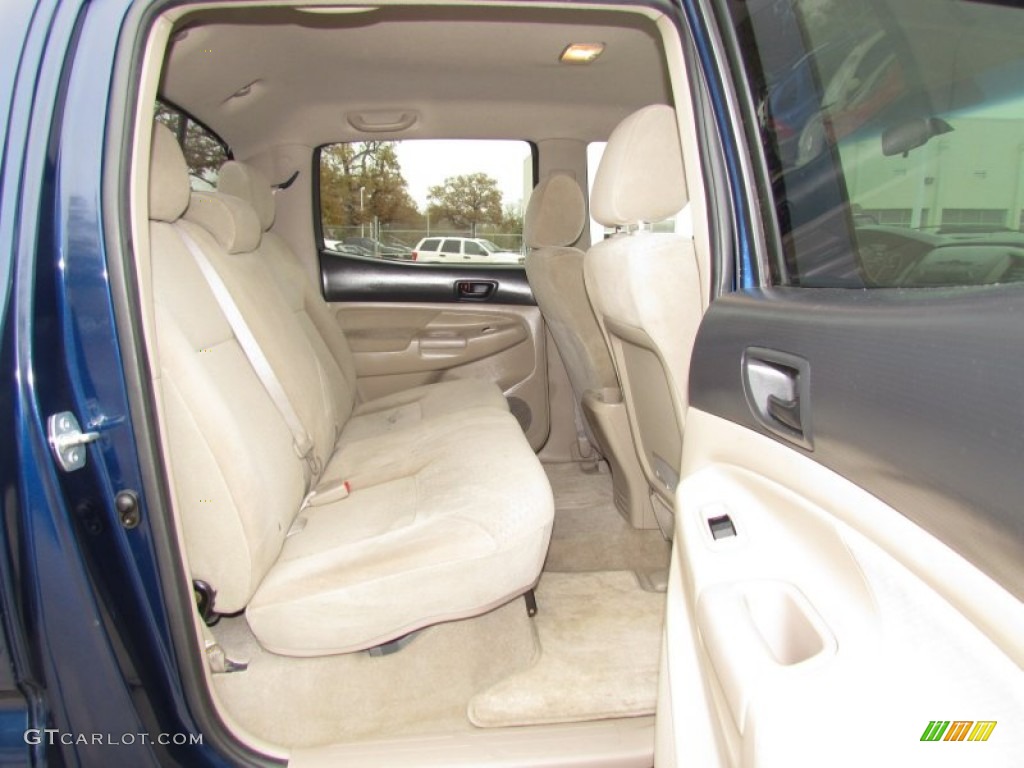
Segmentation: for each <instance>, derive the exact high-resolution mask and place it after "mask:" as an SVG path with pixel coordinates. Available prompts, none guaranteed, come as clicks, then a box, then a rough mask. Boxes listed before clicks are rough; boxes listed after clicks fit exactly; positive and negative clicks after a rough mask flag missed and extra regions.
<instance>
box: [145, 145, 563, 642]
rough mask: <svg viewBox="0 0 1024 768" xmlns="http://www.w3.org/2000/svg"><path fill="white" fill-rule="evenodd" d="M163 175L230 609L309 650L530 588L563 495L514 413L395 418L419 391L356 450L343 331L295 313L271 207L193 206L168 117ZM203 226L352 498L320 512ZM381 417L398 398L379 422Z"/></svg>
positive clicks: (171, 292)
mask: <svg viewBox="0 0 1024 768" xmlns="http://www.w3.org/2000/svg"><path fill="white" fill-rule="evenodd" d="M150 185H151V201H152V202H151V211H150V217H151V238H150V240H151V243H152V254H151V256H152V261H153V271H152V274H153V279H154V286H153V295H154V301H155V303H156V305H157V307H156V318H157V325H156V330H157V337H158V342H159V345H160V346H159V354H158V356H157V357H158V359H159V361H160V364H161V371H160V372H161V375H162V381H161V389H162V392H163V404H164V416H165V422H164V425H165V428H166V429H167V431H168V433H169V434H168V443H169V446H170V448H171V450H170V460H171V462H172V465H173V470H174V471H173V473H172V475H173V477H174V480H175V491H176V493H175V500H176V505H177V506H176V509H177V510H178V512H179V514H180V515H181V518H182V526H183V528H184V530H185V544H186V549H187V554H188V559H189V565H190V568H191V571H192V575H193V577H194V578H199V579H204V580H207V581H210V583H211V584H212V585H213V586H214V588H216V589H218V595H217V602H216V603H215V608H217V609H218V610H221V611H225V612H229V611H232V610H240V609H243V608H246V609H247V616H248V618H249V621H250V624H251V626H252V629H253V632H254V633H255V635H256V637H257V639H258V640H259V641H260V642H261V643H262V644H264V645H265V646H266V647H267V648H270V649H272V650H274V651H276V652H278V653H282V654H290V655H299V656H309V655H318V654H326V653H338V652H344V651H351V650H357V649H359V648H365V647H369V646H372V645H375V644H379V643H382V642H386V641H388V640H391V639H394V638H395V637H398V636H400V635H402V634H404V633H406V632H408V631H410V630H412V629H415V628H417V627H421V626H425V625H427V624H431V623H435V622H438V621H445V620H450V619H456V618H462V617H465V616H471V615H476V614H479V613H482V612H484V611H486V610H489V609H490V608H491V607H493V606H495V605H498V604H500V603H502V602H504V601H506V600H508V599H509V598H511V597H513V596H515V595H517V594H519V593H521V592H523V591H525V590H526V589H529V588H530V587H531V586H532V585H533V584H534V583H535V581H536V579H537V577H538V576H539V574H540V569H541V566H542V563H543V560H544V555H545V553H546V550H547V544H548V540H549V537H550V532H551V524H552V519H553V514H554V505H553V501H552V498H551V489H550V486H549V485H548V482H547V479H546V477H545V474H544V471H543V469H542V467H541V465H540V462H539V461H538V459H537V457H536V456H535V455H534V453H533V451H532V450H531V449H530V446H529V444H528V443H527V441H526V438H525V436H524V435H523V433H522V431H521V429H520V428H519V426H518V423H517V422H516V421H515V419H514V418H513V417H512V416H511V414H509V413H508V412H507V411H506V410H505V409H503V408H495V407H491V406H489V405H472V404H469V405H468V406H467V404H466V403H463V404H462V406H463V407H461V408H458V409H457V410H456V411H455V412H444V411H445V408H443V407H438V408H437V409H435V411H434V412H430V409H431V406H430V405H429V404H430V396H429V395H428V396H424V397H420V396H415V397H412V398H411V399H410V402H406V403H404V404H403V405H399V406H397V410H394V411H392V415H394V414H395V413H401V412H402V410H401V409H405V408H408V407H409V405H410V403H419V408H420V409H421V411H422V412H421V413H420V414H419V418H418V419H411V420H409V423H407V424H401V425H399V426H397V427H396V426H395V425H396V424H397V423H398V422H401V421H402V419H401V418H396V419H395V420H394V423H392V424H391V426H390V428H388V427H387V426H386V425H377V427H376V429H374V428H371V426H372V425H369V424H368V425H366V430H365V431H366V432H368V433H373V432H375V434H367V435H364V436H362V437H360V438H359V439H355V437H354V436H353V437H351V438H350V439H348V440H345V439H343V440H342V441H341V442H338V443H337V444H336V441H335V437H336V435H337V433H338V432H339V431H340V432H341V434H342V435H343V436H344V435H345V432H346V429H347V427H348V425H349V424H350V423H357V422H352V421H350V417H351V414H352V412H353V405H352V398H353V395H352V392H353V391H354V390H353V389H352V388H350V387H349V385H348V384H349V382H348V379H347V376H346V375H345V371H344V370H340V371H339V366H338V365H337V364H336V363H335V362H334V360H333V358H332V357H331V356H329V355H327V354H326V353H325V352H324V349H325V347H326V346H327V345H326V342H325V341H324V340H323V339H322V338H319V337H318V336H316V337H314V336H310V335H309V325H310V323H309V322H308V320H309V315H308V314H307V313H305V312H295V311H294V308H293V307H289V306H288V305H287V302H286V300H285V298H284V296H283V294H282V293H281V291H280V290H279V288H278V286H277V285H276V284H275V281H274V278H273V276H272V273H271V272H270V271H269V268H268V267H267V265H266V261H267V256H266V254H264V253H262V252H261V248H262V246H261V245H260V239H261V238H260V234H261V233H260V232H259V224H258V223H256V222H257V221H258V220H257V218H256V216H255V215H254V214H253V212H252V208H251V206H249V205H248V203H245V202H244V201H242V200H238V199H231V200H227V201H225V200H221V199H220V198H219V197H218V195H217V194H216V193H214V194H212V195H211V194H209V193H202V194H199V193H197V194H195V195H193V196H192V198H191V200H190V199H189V196H188V175H187V168H186V167H185V163H184V159H183V158H182V157H181V152H180V149H179V148H178V146H177V143H176V142H175V141H174V138H173V136H172V135H171V134H170V133H169V132H168V131H166V129H163V128H161V127H158V128H157V129H156V132H155V133H154V154H153V161H152V165H151V173H150ZM185 205H188V206H189V207H188V210H187V212H186V211H185ZM193 206H203V207H202V208H198V207H197V208H195V209H193ZM183 213H185V214H186V218H187V219H188V221H181V220H180V219H181V217H182V214H183ZM224 217H227V219H226V220H221V219H222V218H224ZM204 228H206V229H205V231H204ZM252 229H255V235H253V232H252V231H250V230H252ZM183 233H187V237H188V238H189V239H191V240H192V241H193V244H194V245H196V247H202V249H203V253H204V254H205V256H206V258H207V259H208V260H209V261H210V263H211V264H212V265H213V268H214V269H216V271H217V273H218V274H219V275H220V277H221V279H222V280H223V282H224V283H225V284H226V286H227V287H228V290H229V291H230V292H231V294H232V296H233V298H234V300H235V301H236V302H237V305H238V308H239V310H240V311H242V312H243V314H245V313H248V317H247V320H248V321H250V327H251V330H252V333H253V334H254V335H255V336H256V337H257V339H258V340H259V341H260V346H261V347H262V348H263V351H264V353H265V356H266V358H267V360H268V361H269V363H270V365H271V367H273V368H274V369H275V372H276V373H277V374H278V377H279V378H280V380H281V384H282V386H283V387H284V389H285V390H286V391H287V394H288V396H289V398H290V399H292V400H294V401H295V404H296V412H297V413H298V415H299V416H300V417H301V418H302V419H303V420H304V422H306V423H305V426H306V428H307V430H308V431H309V434H310V435H311V436H312V437H313V439H314V441H315V442H316V443H317V450H318V455H320V456H321V457H323V458H324V459H325V460H327V462H328V472H327V473H326V474H325V476H324V478H323V481H324V482H328V481H331V482H333V481H335V480H338V479H345V480H349V481H350V483H351V493H350V495H349V496H348V497H347V498H343V499H340V500H328V502H327V503H324V504H322V505H319V506H312V507H307V508H303V498H304V495H305V493H306V491H308V490H309V487H308V483H306V484H305V487H303V485H304V482H303V479H302V478H303V465H302V462H301V460H300V459H299V458H298V456H296V455H295V453H294V451H293V450H292V445H291V444H292V438H291V434H290V432H289V430H288V429H287V428H286V427H285V426H284V425H283V423H282V417H281V414H280V412H279V411H278V410H277V409H276V408H275V407H274V405H273V403H272V402H271V401H270V398H269V397H268V396H267V395H266V393H265V391H263V390H262V389H261V384H260V382H259V379H258V377H257V375H256V374H255V372H254V370H253V368H252V366H251V364H250V363H249V361H248V360H247V359H246V356H245V355H244V354H243V353H242V351H241V348H240V346H239V344H238V343H237V339H236V338H235V337H234V335H233V331H232V330H231V329H230V328H229V327H228V326H227V324H226V322H225V320H224V315H223V312H222V310H221V309H220V307H219V305H218V303H217V300H216V299H215V298H214V296H213V294H212V292H211V291H210V289H209V286H208V285H207V284H206V283H205V282H204V280H203V278H202V276H201V275H200V273H199V271H198V270H197V268H196V265H195V264H194V263H192V262H191V260H190V255H189V250H188V249H186V248H185V247H183V242H185V240H184V239H183V237H182V235H183ZM253 243H255V244H256V245H255V250H246V249H247V248H249V247H250V246H251V245H252V244H253ZM303 318H305V320H306V321H307V322H305V323H304V322H303ZM261 336H264V337H266V338H265V339H261ZM264 341H266V342H267V343H266V344H265V345H264V343H263V342H264ZM318 341H319V345H318V343H317V342H318ZM434 391H435V392H440V391H442V390H441V388H440V387H439V388H437V389H435V390H434ZM491 391H492V392H496V391H497V390H496V388H493V385H492V389H491ZM243 392H244V393H247V394H246V400H244V401H240V400H239V393H243ZM498 396H499V397H500V394H499V395H498ZM434 397H439V396H437V395H434ZM443 399H444V398H440V400H442V401H443ZM485 400H486V398H485ZM453 405H454V403H453ZM357 407H358V406H357ZM381 413H387V409H383V410H381V411H379V412H375V413H374V414H372V415H373V416H374V417H378V416H380V414H381ZM366 415H370V414H366ZM358 418H359V417H358V416H356V419H357V420H358ZM385 418H388V417H385ZM331 498H332V499H333V498H334V497H331Z"/></svg>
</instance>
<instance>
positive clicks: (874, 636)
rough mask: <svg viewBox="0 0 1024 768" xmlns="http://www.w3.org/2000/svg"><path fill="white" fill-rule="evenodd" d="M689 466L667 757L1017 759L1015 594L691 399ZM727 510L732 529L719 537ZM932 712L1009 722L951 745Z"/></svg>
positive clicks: (867, 499)
mask: <svg viewBox="0 0 1024 768" xmlns="http://www.w3.org/2000/svg"><path fill="white" fill-rule="evenodd" d="M683 472H684V475H685V477H686V479H685V480H684V482H683V484H682V485H681V486H680V489H679V494H678V498H679V499H680V500H681V501H680V504H679V507H678V509H677V512H676V515H677V517H676V521H677V523H676V525H677V533H676V538H675V544H674V552H673V563H672V571H671V574H670V583H669V596H668V604H669V609H668V613H667V617H666V648H667V649H668V653H667V654H666V667H667V668H666V678H665V680H663V689H662V700H661V701H660V702H659V713H661V712H668V711H671V712H672V713H673V717H672V721H673V724H674V728H673V733H672V734H671V736H672V738H671V739H668V738H666V737H665V735H660V736H659V743H658V758H657V765H659V766H662V765H672V764H680V765H685V764H689V765H702V766H744V767H745V768H747V767H749V766H769V765H780V766H781V765H786V766H794V765H823V764H827V765H866V764H872V763H875V764H886V765H924V764H928V765H964V766H967V765H1006V766H1009V765H1013V764H1014V762H1013V761H1014V760H1017V756H1018V755H1019V754H1020V749H1021V748H1022V747H1024V735H1022V734H1021V731H1020V729H1019V728H1018V727H1016V726H1017V725H1019V724H1020V723H1021V722H1024V672H1022V670H1021V666H1020V665H1021V664H1022V663H1024V648H1022V646H1021V644H1020V642H1019V638H1020V637H1021V636H1024V634H1022V633H1024V619H1022V615H1021V610H1020V604H1019V602H1018V601H1017V600H1016V599H1015V598H1014V597H1013V596H1012V595H1010V594H1009V593H1008V592H1006V591H1005V590H1003V589H1002V588H1001V587H999V586H998V585H996V584H995V583H994V582H993V581H992V580H991V579H989V578H988V577H987V576H986V575H985V574H983V573H981V572H980V571H979V570H978V569H976V568H975V567H974V566H973V565H971V564H970V563H968V562H967V561H966V560H964V559H963V558H962V557H960V556H959V555H957V554H956V553H955V552H953V551H952V550H951V549H949V548H948V547H946V546H945V545H944V544H943V543H942V542H940V541H938V540H937V539H936V538H935V537H933V536H931V535H930V534H928V533H927V532H925V531H924V530H923V529H921V528H920V527H918V526H917V525H915V524H914V523H912V522H911V521H909V520H908V519H906V518H905V517H904V516H903V515H901V514H899V513H898V512H896V511H895V510H893V509H892V508H891V507H889V506H887V505H886V504H884V503H883V502H882V501H880V500H879V499H877V498H875V497H873V496H871V495H870V494H868V493H866V492H865V491H864V490H863V489H860V488H858V487H857V486H856V485H854V484H853V483H851V482H849V481H848V480H847V479H845V478H843V477H841V476H840V475H838V474H836V473H834V472H832V471H831V470H829V469H827V468H825V467H823V466H821V465H820V464H818V463H816V462H815V461H813V460H812V459H810V458H808V457H807V456H804V455H801V454H800V453H798V452H796V451H794V450H792V449H790V448H789V447H787V446H786V445H784V444H783V443H780V442H777V441H775V440H773V439H771V438H768V437H766V436H764V435H762V434H759V433H757V432H755V431H753V430H751V429H748V428H746V427H743V426H739V425H737V424H735V423H733V422H730V421H728V420H725V419H722V418H720V417H717V416H713V415H710V414H707V413H706V412H703V411H699V410H695V409H693V408H691V409H690V411H689V412H688V415H687V433H686V446H685V448H684V457H683ZM723 517H728V518H729V520H730V521H731V523H732V527H733V529H734V530H735V534H734V535H729V534H728V530H729V529H728V528H726V529H725V534H721V533H720V537H719V538H717V539H716V538H715V535H714V532H713V531H714V530H715V529H716V528H717V529H719V530H721V524H720V523H719V524H718V525H717V526H716V525H715V524H714V523H713V522H712V521H720V520H721V519H722V518H723ZM662 707H664V709H663V708H662ZM936 719H943V720H954V721H955V720H962V721H996V722H997V723H999V724H1002V725H1003V727H1004V730H1003V731H1000V732H999V737H1000V738H999V739H998V740H997V739H994V738H993V739H990V740H989V741H988V742H986V743H984V744H978V745H961V744H957V745H951V746H954V747H956V748H958V749H957V750H953V751H942V749H941V748H936V745H935V744H931V743H926V742H922V741H920V739H921V736H922V732H923V731H924V730H925V729H926V727H927V726H928V725H929V723H930V722H931V721H933V720H936ZM659 732H661V731H659ZM673 744H674V745H675V747H674V749H678V750H679V751H678V754H673V752H674V749H673V747H672V745H673ZM966 746H976V747H977V748H978V749H980V750H983V751H975V752H970V753H969V752H966V751H965V749H964V747H966Z"/></svg>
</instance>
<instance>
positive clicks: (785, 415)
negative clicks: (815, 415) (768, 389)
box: [767, 394, 804, 432]
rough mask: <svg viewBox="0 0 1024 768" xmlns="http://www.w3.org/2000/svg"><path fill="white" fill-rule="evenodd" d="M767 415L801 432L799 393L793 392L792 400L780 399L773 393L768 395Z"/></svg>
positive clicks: (802, 429)
mask: <svg viewBox="0 0 1024 768" xmlns="http://www.w3.org/2000/svg"><path fill="white" fill-rule="evenodd" d="M767 411H768V415H769V416H771V417H772V418H773V419H775V420H776V421H778V422H779V423H781V424H785V425H786V426H787V427H789V428H790V429H793V430H796V431H797V432H803V431H804V428H803V423H802V420H801V418H800V395H799V394H794V395H793V399H792V400H782V399H781V398H778V397H776V396H775V395H768V404H767Z"/></svg>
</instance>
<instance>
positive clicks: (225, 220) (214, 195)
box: [185, 192, 263, 253]
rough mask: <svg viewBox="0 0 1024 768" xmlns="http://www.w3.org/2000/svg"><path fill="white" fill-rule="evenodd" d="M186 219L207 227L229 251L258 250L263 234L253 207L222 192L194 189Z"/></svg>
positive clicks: (221, 245)
mask: <svg viewBox="0 0 1024 768" xmlns="http://www.w3.org/2000/svg"><path fill="white" fill-rule="evenodd" d="M185 221H191V222H193V223H195V224H198V225H199V226H200V227H202V228H203V229H205V230H206V231H207V232H209V233H210V234H211V235H213V237H214V239H215V240H216V241H217V242H218V243H219V244H220V247H221V248H223V249H224V250H225V251H227V252H228V253H248V252H249V251H254V250H256V248H257V247H259V244H260V239H261V238H262V237H263V229H262V228H261V227H260V220H259V218H258V217H257V216H256V211H254V210H253V208H252V206H251V205H249V204H248V203H247V202H246V201H245V200H242V199H241V198H238V197H234V196H232V195H225V194H223V193H222V192H193V193H192V201H191V202H190V203H189V206H188V210H187V211H186V212H185Z"/></svg>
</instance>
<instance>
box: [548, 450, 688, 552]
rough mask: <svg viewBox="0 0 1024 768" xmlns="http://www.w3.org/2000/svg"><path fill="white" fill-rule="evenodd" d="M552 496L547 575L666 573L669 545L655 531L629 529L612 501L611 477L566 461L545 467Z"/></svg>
mask: <svg viewBox="0 0 1024 768" xmlns="http://www.w3.org/2000/svg"><path fill="white" fill-rule="evenodd" d="M544 471H545V472H547V475H548V480H550V481H551V489H552V490H553V491H554V494H555V527H554V530H553V531H552V532H551V548H550V549H549V550H548V559H547V562H546V563H545V564H544V569H545V570H547V571H620V570H621V571H652V570H657V569H667V568H668V562H669V556H670V554H671V545H670V544H669V543H668V542H667V541H665V539H664V537H662V535H661V533H660V532H659V531H650V530H648V531H642V530H637V529H636V528H633V527H632V526H631V525H630V524H629V523H628V522H626V520H625V518H623V517H622V515H621V514H619V511H618V510H617V509H616V508H615V503H614V501H613V500H612V478H611V475H608V474H604V473H596V472H593V473H590V472H583V471H582V470H581V469H580V465H578V464H574V463H571V462H568V463H563V464H545V465H544Z"/></svg>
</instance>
